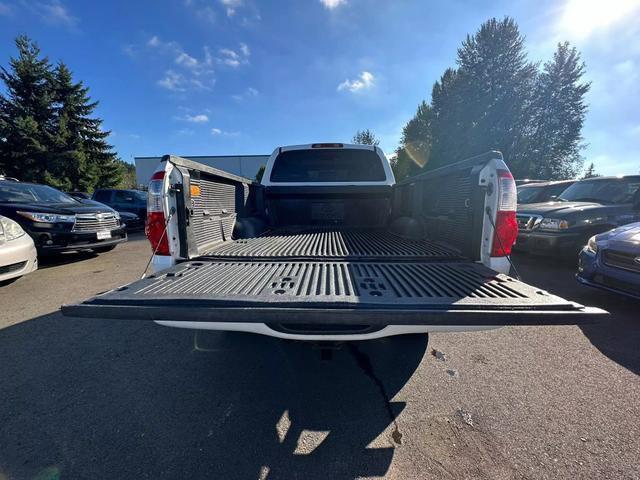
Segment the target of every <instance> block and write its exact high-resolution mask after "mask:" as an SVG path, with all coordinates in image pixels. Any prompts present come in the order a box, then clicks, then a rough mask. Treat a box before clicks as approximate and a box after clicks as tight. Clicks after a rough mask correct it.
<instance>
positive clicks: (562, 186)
mask: <svg viewBox="0 0 640 480" xmlns="http://www.w3.org/2000/svg"><path fill="white" fill-rule="evenodd" d="M574 183H575V180H559V181H557V182H538V183H527V184H525V185H518V205H525V204H527V203H540V202H549V201H551V200H555V199H556V198H558V196H559V195H560V194H561V193H562V192H564V191H565V190H566V189H567V188H569V187H570V186H571V185H573V184H574Z"/></svg>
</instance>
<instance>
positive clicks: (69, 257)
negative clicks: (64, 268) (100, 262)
mask: <svg viewBox="0 0 640 480" xmlns="http://www.w3.org/2000/svg"><path fill="white" fill-rule="evenodd" d="M97 256H98V254H97V253H94V252H88V251H84V252H68V253H60V254H58V255H43V256H40V257H38V268H51V267H59V266H61V265H67V264H69V263H76V262H82V261H84V260H89V259H91V258H96V257H97Z"/></svg>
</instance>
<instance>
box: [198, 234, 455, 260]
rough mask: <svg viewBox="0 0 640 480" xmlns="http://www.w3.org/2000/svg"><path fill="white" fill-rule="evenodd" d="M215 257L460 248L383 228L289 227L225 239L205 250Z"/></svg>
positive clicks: (395, 254) (440, 253) (414, 255)
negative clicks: (408, 236)
mask: <svg viewBox="0 0 640 480" xmlns="http://www.w3.org/2000/svg"><path fill="white" fill-rule="evenodd" d="M204 256H206V257H216V258H227V257H232V258H260V259H266V258H274V259H310V260H314V259H315V260H322V259H325V258H330V259H345V260H368V259H372V260H383V259H386V260H423V259H424V260H426V259H429V260H438V259H442V260H451V259H457V258H461V255H460V252H458V251H457V250H455V249H453V248H450V247H447V246H445V245H443V244H441V243H438V242H433V241H430V240H412V239H408V238H404V237H401V236H399V235H395V234H393V233H391V232H389V231H388V230H385V229H382V228H339V227H287V228H278V229H270V230H267V231H266V232H264V233H263V234H262V235H261V236H259V237H255V238H245V239H238V240H232V241H229V242H225V243H223V244H221V245H218V246H216V247H214V248H212V249H211V250H210V251H209V252H206V253H205V255H204Z"/></svg>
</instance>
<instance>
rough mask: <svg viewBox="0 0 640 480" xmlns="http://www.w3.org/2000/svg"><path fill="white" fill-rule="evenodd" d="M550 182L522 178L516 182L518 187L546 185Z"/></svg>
mask: <svg viewBox="0 0 640 480" xmlns="http://www.w3.org/2000/svg"><path fill="white" fill-rule="evenodd" d="M548 181H549V180H539V179H535V178H520V179H518V180H516V186H517V187H519V186H520V185H529V184H530V183H544V182H548Z"/></svg>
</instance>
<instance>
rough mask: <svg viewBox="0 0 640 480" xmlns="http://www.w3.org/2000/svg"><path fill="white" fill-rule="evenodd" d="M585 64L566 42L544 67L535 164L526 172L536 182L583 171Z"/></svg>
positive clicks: (536, 102) (533, 145) (535, 114)
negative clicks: (581, 153) (539, 179)
mask: <svg viewBox="0 0 640 480" xmlns="http://www.w3.org/2000/svg"><path fill="white" fill-rule="evenodd" d="M584 69H585V67H584V63H582V62H581V60H580V54H579V53H578V52H577V50H576V49H575V48H572V47H570V46H569V44H568V43H567V42H565V43H561V44H558V49H557V50H556V52H555V53H554V55H553V60H552V61H550V62H547V63H545V65H544V70H543V72H542V74H541V75H540V76H539V78H538V82H537V88H536V90H535V96H536V98H535V99H534V107H533V115H532V116H533V118H532V121H531V124H532V125H535V127H536V130H535V132H534V134H533V141H532V142H531V143H530V148H531V157H532V160H533V159H535V161H532V162H531V163H530V165H529V169H528V171H527V172H526V173H527V176H530V177H533V178H550V179H564V178H573V177H575V175H576V174H577V173H578V172H579V171H580V170H581V169H582V164H583V159H582V158H581V156H580V150H581V149H582V145H581V141H582V136H581V133H580V132H581V130H582V125H583V123H584V117H585V115H586V112H587V106H586V104H585V101H584V96H585V95H586V93H587V92H588V91H589V86H590V84H589V83H584V82H582V81H581V80H582V76H583V75H584Z"/></svg>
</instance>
